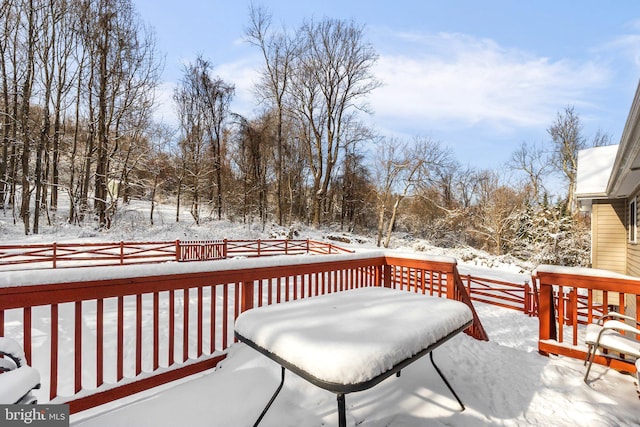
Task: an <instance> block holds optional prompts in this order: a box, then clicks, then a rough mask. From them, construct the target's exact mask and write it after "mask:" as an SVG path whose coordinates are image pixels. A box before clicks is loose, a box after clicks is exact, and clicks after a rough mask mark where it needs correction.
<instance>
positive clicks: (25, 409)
mask: <svg viewBox="0 0 640 427" xmlns="http://www.w3.org/2000/svg"><path fill="white" fill-rule="evenodd" d="M0 426H3V427H5V426H6V427H15V426H30V427H69V405H0Z"/></svg>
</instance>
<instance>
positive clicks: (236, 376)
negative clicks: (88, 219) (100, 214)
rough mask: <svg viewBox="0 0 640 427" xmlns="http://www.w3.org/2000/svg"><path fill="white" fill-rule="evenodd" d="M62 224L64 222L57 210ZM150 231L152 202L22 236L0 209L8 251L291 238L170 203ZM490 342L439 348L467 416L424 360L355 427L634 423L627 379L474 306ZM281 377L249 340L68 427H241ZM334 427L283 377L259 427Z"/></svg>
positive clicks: (408, 245)
mask: <svg viewBox="0 0 640 427" xmlns="http://www.w3.org/2000/svg"><path fill="white" fill-rule="evenodd" d="M61 216H62V214H61ZM155 219H156V225H154V226H149V225H148V204H147V205H145V204H142V203H138V204H132V205H130V206H126V207H124V208H123V209H121V211H120V213H119V216H118V218H116V221H114V225H113V229H112V230H110V231H109V232H107V233H101V232H99V231H97V230H95V229H93V228H91V227H83V228H79V227H76V226H68V225H64V223H63V222H57V223H54V224H53V225H52V226H50V227H49V226H47V227H45V228H44V229H42V230H41V233H40V234H38V235H31V236H24V235H23V234H22V229H21V226H20V225H19V224H18V225H14V224H13V220H12V219H11V217H10V214H9V213H7V214H5V215H4V216H2V213H0V235H1V236H2V241H3V243H36V242H52V241H58V242H62V241H65V242H67V241H119V240H174V239H187V238H188V239H210V238H229V239H256V238H262V239H265V238H281V237H283V236H285V235H286V234H288V233H289V232H290V230H288V229H282V228H280V227H277V226H268V227H266V229H265V230H262V228H261V227H260V226H259V225H255V224H254V225H246V224H234V223H231V222H228V221H221V222H220V221H210V222H205V223H204V224H203V225H201V226H195V225H194V224H193V221H192V220H191V219H190V218H189V216H188V214H182V215H181V222H180V223H179V224H176V223H175V222H174V219H175V212H174V211H173V207H171V206H164V207H163V208H162V209H160V210H158V211H157V212H156V218H155ZM294 231H295V232H296V233H297V235H296V236H295V237H294V238H298V239H304V238H312V239H317V240H331V239H332V238H333V237H335V236H339V237H340V238H341V239H345V238H346V239H350V240H351V242H350V243H342V242H337V241H334V243H336V244H340V245H343V246H348V247H354V248H356V249H357V248H361V249H364V248H371V247H373V246H374V245H375V239H374V238H373V237H368V236H354V235H350V234H346V233H341V232H339V231H338V230H335V229H334V230H332V229H329V228H327V229H323V230H313V229H309V228H306V227H302V226H298V227H296V228H295V230H294ZM392 247H393V248H398V249H402V250H405V251H406V250H414V251H420V252H426V253H430V254H433V255H448V256H454V257H456V258H457V259H458V261H459V263H460V270H461V272H462V273H463V274H465V273H466V272H473V274H477V275H480V276H485V277H489V276H490V277H495V278H503V279H504V280H510V281H524V280H526V279H527V278H528V275H529V271H530V269H531V268H533V267H535V266H530V265H527V264H526V263H522V262H515V261H514V260H512V259H509V258H508V257H504V258H496V257H492V256H490V255H488V254H484V253H482V252H480V251H475V250H471V249H467V248H463V249H454V250H444V249H440V248H435V247H431V246H429V245H428V242H424V241H419V240H415V239H410V238H408V237H406V236H396V238H394V239H393V243H392ZM476 308H477V310H478V313H479V316H480V319H481V320H482V323H483V325H484V327H485V329H486V331H487V333H488V334H489V338H490V341H489V342H481V341H476V340H474V339H473V338H471V337H469V336H467V335H465V334H459V335H457V336H456V337H455V338H454V339H452V340H451V341H449V342H447V343H445V344H444V345H443V346H442V347H440V348H438V349H437V350H436V351H435V352H434V358H435V359H436V362H437V363H438V366H439V367H440V368H441V369H442V370H443V371H444V373H445V375H446V376H447V378H448V379H449V381H450V382H451V383H452V386H453V387H454V389H455V390H456V391H457V392H458V394H459V395H460V397H461V399H462V401H463V402H464V403H465V405H466V406H467V409H466V410H465V411H464V412H460V410H459V407H458V405H457V403H456V401H455V400H454V398H453V396H451V395H450V393H449V391H448V390H447V389H446V386H445V385H444V384H443V383H442V381H441V380H440V378H439V377H438V376H437V374H436V372H435V371H434V370H433V367H432V366H431V364H430V363H429V361H428V360H427V358H423V359H421V360H419V361H418V362H416V363H414V364H412V365H411V366H409V367H407V368H406V369H405V370H404V371H403V372H402V375H401V376H400V377H399V378H396V377H391V378H389V379H387V380H385V381H384V382H382V383H381V384H379V385H377V386H376V387H374V388H372V389H370V390H367V391H363V392H357V393H353V394H349V395H347V398H346V402H347V424H348V425H350V426H354V425H358V426H360V425H362V426H371V427H373V426H424V425H434V426H439V425H443V426H444V425H446V426H465V427H466V426H483V425H503V426H521V425H537V426H574V425H581V426H632V425H640V400H638V397H637V394H636V392H635V387H634V384H633V377H631V376H630V375H623V374H620V373H618V372H615V371H612V370H609V369H607V368H605V367H602V366H594V368H593V370H592V373H591V375H590V379H591V382H590V384H589V385H587V384H585V383H584V382H583V381H582V377H583V375H584V370H585V368H584V366H583V363H582V361H579V360H573V359H569V358H563V357H544V356H541V355H540V354H538V353H537V336H538V321H537V319H536V318H530V317H526V316H524V315H523V314H522V313H519V312H516V311H513V310H508V309H503V308H499V307H496V306H491V305H485V304H477V305H476ZM279 379H280V368H279V366H278V365H276V364H275V363H274V362H272V361H270V360H269V359H267V358H266V357H264V356H262V355H260V354H259V353H258V352H256V351H255V350H253V349H251V348H249V347H247V346H246V345H244V344H234V345H233V346H232V347H231V348H230V350H229V353H228V357H227V358H226V359H225V360H224V361H222V362H221V363H220V364H219V366H218V367H217V369H216V370H214V371H211V372H206V373H202V374H199V375H196V376H193V377H191V378H188V379H185V380H182V381H179V382H176V383H175V384H170V385H166V386H164V387H161V388H158V389H154V390H150V391H148V392H145V393H142V394H140V395H136V396H132V397H130V398H128V399H124V400H122V401H119V402H114V403H111V404H108V405H104V406H102V407H99V408H94V409H92V410H90V411H85V412H84V413H80V414H76V415H74V416H72V418H71V423H72V425H74V426H87V427H92V426H105V427H106V426H176V425H183V426H221V427H223V426H224V427H234V426H247V425H252V424H253V422H254V421H255V419H256V418H257V417H258V415H259V414H260V412H261V410H262V408H263V407H264V405H265V404H266V402H267V401H268V400H269V398H270V397H271V395H272V393H273V391H274V390H275V388H276V387H277V385H278V383H279ZM323 425H337V406H336V399H335V395H333V394H331V393H329V392H326V391H324V390H322V389H320V388H318V387H315V386H313V385H311V384H310V383H308V382H306V381H305V380H303V379H301V378H298V377H296V376H295V375H293V374H290V373H288V374H287V378H286V381H285V385H284V388H283V390H282V392H281V393H280V395H279V396H278V398H277V399H276V401H275V402H274V404H273V406H272V408H271V409H270V411H269V412H268V413H267V415H266V417H265V418H264V420H263V421H262V423H261V426H265V427H267V426H278V427H283V426H323Z"/></svg>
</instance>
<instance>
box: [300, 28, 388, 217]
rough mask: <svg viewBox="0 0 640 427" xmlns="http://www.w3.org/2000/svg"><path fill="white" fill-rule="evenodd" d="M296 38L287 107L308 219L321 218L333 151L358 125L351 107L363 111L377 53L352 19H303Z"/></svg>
mask: <svg viewBox="0 0 640 427" xmlns="http://www.w3.org/2000/svg"><path fill="white" fill-rule="evenodd" d="M298 39H299V40H300V45H299V47H300V48H299V50H298V55H297V56H296V58H295V62H294V65H293V70H295V72H294V74H293V75H292V85H291V95H292V97H291V101H292V108H294V109H295V111H296V113H297V117H298V119H299V120H300V121H301V123H302V125H301V127H300V128H301V130H302V132H301V133H300V140H301V141H302V142H303V143H304V144H306V153H307V155H308V159H309V166H310V168H311V174H312V179H313V208H312V209H313V224H314V225H315V226H317V225H319V224H320V222H321V220H322V209H323V207H324V204H325V202H326V196H327V192H328V188H329V184H330V182H331V180H332V177H333V171H334V167H335V165H336V163H337V162H338V159H339V154H340V152H341V150H343V149H344V148H345V147H346V145H347V144H349V143H353V140H350V137H351V136H353V135H358V136H357V138H359V137H360V135H359V134H358V133H357V132H356V133H354V132H353V128H354V127H359V124H358V123H357V120H356V117H355V115H356V112H358V111H367V107H366V104H364V103H363V102H364V98H365V97H366V96H367V95H368V94H369V93H371V91H372V90H374V89H375V88H376V87H378V86H379V84H380V83H379V82H378V81H377V80H376V79H375V78H374V76H373V74H372V68H373V65H374V64H375V61H376V60H377V54H376V53H375V51H374V49H373V48H372V46H371V45H370V44H369V43H366V42H365V41H364V29H363V27H361V26H358V25H356V24H355V23H354V22H345V21H339V20H335V19H325V20H323V21H321V22H314V21H308V22H306V23H304V24H303V25H302V27H301V28H300V30H299V32H298Z"/></svg>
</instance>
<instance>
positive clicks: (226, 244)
mask: <svg viewBox="0 0 640 427" xmlns="http://www.w3.org/2000/svg"><path fill="white" fill-rule="evenodd" d="M351 252H353V251H351V250H348V249H344V248H341V247H338V246H335V245H333V244H331V243H326V242H318V241H314V240H286V239H284V240H227V239H223V240H195V241H194V240H188V241H184V240H175V241H170V242H122V241H121V242H106V243H41V244H27V245H0V270H4V271H6V270H17V269H24V268H62V267H81V266H90V267H95V266H103V265H125V264H126V265H129V264H147V263H158V262H167V261H208V260H217V259H225V258H230V257H237V256H244V257H256V256H258V257H259V256H268V255H298V254H306V253H315V254H339V253H351Z"/></svg>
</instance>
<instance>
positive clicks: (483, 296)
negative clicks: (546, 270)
mask: <svg viewBox="0 0 640 427" xmlns="http://www.w3.org/2000/svg"><path fill="white" fill-rule="evenodd" d="M461 279H462V281H463V282H464V284H465V286H466V288H467V293H468V294H469V295H470V296H471V299H472V300H473V301H477V302H482V303H486V304H492V305H497V306H499V307H504V308H509V309H512V310H518V311H522V312H523V313H524V314H526V315H528V316H537V315H538V293H537V290H536V288H535V283H534V285H533V286H531V285H529V283H528V282H524V283H522V284H518V283H511V282H506V281H503V280H496V279H489V278H483V277H476V276H471V275H469V274H467V275H462V276H461Z"/></svg>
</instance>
